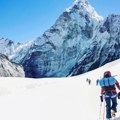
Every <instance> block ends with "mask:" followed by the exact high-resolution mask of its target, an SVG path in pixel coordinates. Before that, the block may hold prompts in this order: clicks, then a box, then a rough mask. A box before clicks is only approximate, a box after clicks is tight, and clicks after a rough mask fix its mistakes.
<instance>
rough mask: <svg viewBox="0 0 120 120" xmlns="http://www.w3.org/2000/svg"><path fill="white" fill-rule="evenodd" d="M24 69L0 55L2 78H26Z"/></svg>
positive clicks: (0, 75)
mask: <svg viewBox="0 0 120 120" xmlns="http://www.w3.org/2000/svg"><path fill="white" fill-rule="evenodd" d="M24 76H25V74H24V71H23V68H22V67H21V66H20V65H18V64H15V63H11V62H10V61H9V59H8V58H7V57H6V56H5V55H3V54H0V77H24Z"/></svg>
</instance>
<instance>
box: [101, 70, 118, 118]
mask: <svg viewBox="0 0 120 120" xmlns="http://www.w3.org/2000/svg"><path fill="white" fill-rule="evenodd" d="M110 77H112V76H111V72H110V71H106V72H105V73H104V78H108V79H109V78H110ZM116 87H117V88H118V89H119V90H120V85H119V82H118V81H117V80H116V83H115V84H114V85H109V86H104V87H102V89H101V94H102V96H103V95H104V96H105V101H106V118H107V119H108V120H111V118H112V117H115V113H116V112H117V91H116ZM111 102H112V105H111ZM111 115H112V116H111Z"/></svg>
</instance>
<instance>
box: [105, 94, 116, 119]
mask: <svg viewBox="0 0 120 120" xmlns="http://www.w3.org/2000/svg"><path fill="white" fill-rule="evenodd" d="M105 101H106V118H111V110H114V111H115V112H117V96H116V93H114V92H107V93H105Z"/></svg>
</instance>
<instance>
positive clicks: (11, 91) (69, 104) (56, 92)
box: [0, 60, 120, 120]
mask: <svg viewBox="0 0 120 120" xmlns="http://www.w3.org/2000/svg"><path fill="white" fill-rule="evenodd" d="M119 63H120V62H119V60H118V61H115V62H113V63H110V64H108V65H106V66H104V67H101V68H99V69H97V70H94V71H92V72H89V73H86V74H83V75H80V76H77V77H70V78H50V79H36V80H35V79H25V78H0V120H99V115H100V98H99V96H100V87H99V86H96V79H97V78H99V77H102V74H103V72H104V71H105V70H108V69H109V70H111V72H112V73H113V74H117V75H118V76H117V77H116V78H117V79H118V81H119V82H120V75H119V73H118V72H119V71H118V68H120V64H119ZM87 78H89V79H91V84H90V85H89V83H88V82H87V81H86V79H87ZM118 104H119V105H118V118H117V120H120V117H119V115H120V100H118ZM103 108H104V103H102V110H101V111H102V112H101V116H100V117H101V120H103V116H102V115H103ZM104 119H105V117H104Z"/></svg>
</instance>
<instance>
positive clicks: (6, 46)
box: [0, 37, 20, 56]
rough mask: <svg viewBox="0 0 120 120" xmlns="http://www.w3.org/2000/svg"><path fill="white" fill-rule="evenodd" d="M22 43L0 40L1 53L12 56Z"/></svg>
mask: <svg viewBox="0 0 120 120" xmlns="http://www.w3.org/2000/svg"><path fill="white" fill-rule="evenodd" d="M19 45H20V43H15V42H13V41H12V40H9V39H5V38H3V37H1V38H0V53H2V54H5V55H7V56H9V55H12V54H13V53H14V52H15V50H16V48H17V47H18V46H19Z"/></svg>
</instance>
